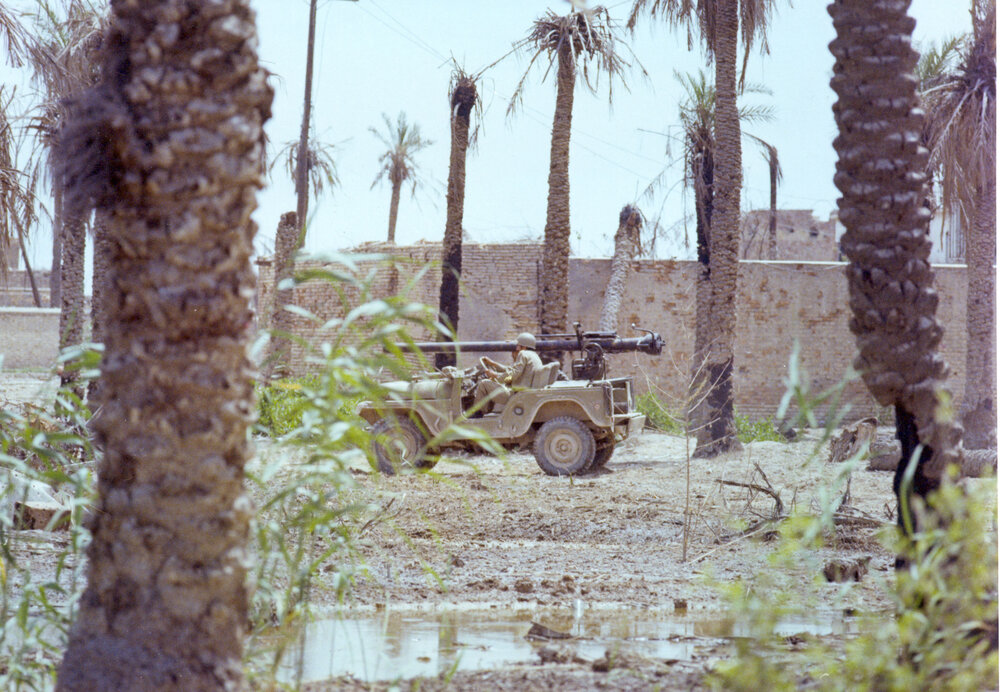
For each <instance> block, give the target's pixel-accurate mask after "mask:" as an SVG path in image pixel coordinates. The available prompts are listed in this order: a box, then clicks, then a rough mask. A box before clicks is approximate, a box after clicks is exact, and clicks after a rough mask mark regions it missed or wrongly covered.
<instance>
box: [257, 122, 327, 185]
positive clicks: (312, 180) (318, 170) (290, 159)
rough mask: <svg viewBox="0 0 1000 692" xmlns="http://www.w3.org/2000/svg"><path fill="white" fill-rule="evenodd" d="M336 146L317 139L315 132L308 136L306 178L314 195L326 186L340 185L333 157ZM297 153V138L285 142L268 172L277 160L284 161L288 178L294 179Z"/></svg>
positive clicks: (297, 159) (297, 161) (297, 158)
mask: <svg viewBox="0 0 1000 692" xmlns="http://www.w3.org/2000/svg"><path fill="white" fill-rule="evenodd" d="M337 146H338V145H336V144H329V143H327V142H321V141H319V140H317V139H316V137H315V134H313V135H312V136H310V137H309V141H308V143H307V145H306V179H307V180H308V181H309V184H310V186H311V187H312V191H313V196H314V197H318V196H319V195H320V193H321V192H323V190H325V189H326V187H327V186H329V187H330V188H331V189H332V188H335V187H339V186H340V177H339V176H338V175H337V162H336V160H335V159H334V152H335V151H336V149H337ZM298 154H299V142H298V140H292V141H289V142H285V144H284V146H283V147H281V149H280V150H279V151H278V153H277V154H275V156H274V159H273V160H272V161H271V165H270V167H269V168H268V173H270V172H272V171H273V170H274V167H275V166H276V165H277V164H278V162H279V161H284V164H285V172H286V173H288V176H289V178H291V179H292V180H295V171H296V170H297V167H298V163H299V156H298Z"/></svg>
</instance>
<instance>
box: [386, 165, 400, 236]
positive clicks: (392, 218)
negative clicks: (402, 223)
mask: <svg viewBox="0 0 1000 692" xmlns="http://www.w3.org/2000/svg"><path fill="white" fill-rule="evenodd" d="M402 187H403V183H402V181H397V180H394V181H392V196H391V197H390V198H389V238H388V240H387V242H389V243H395V242H396V217H397V216H398V215H399V191H400V188H402Z"/></svg>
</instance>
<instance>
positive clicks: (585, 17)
mask: <svg viewBox="0 0 1000 692" xmlns="http://www.w3.org/2000/svg"><path fill="white" fill-rule="evenodd" d="M565 45H568V46H569V48H570V52H571V54H572V61H573V64H574V65H576V64H580V65H581V67H582V70H583V83H584V84H585V85H586V87H587V88H588V89H589V90H590V91H591V93H596V92H597V87H598V79H599V78H600V75H601V73H605V74H607V76H608V103H611V101H612V98H613V86H614V80H615V78H616V77H617V78H618V79H619V80H620V81H621V83H622V85H623V86H624V87H625V88H626V90H627V89H628V84H627V83H626V82H625V79H624V74H625V70H626V69H627V68H629V67H631V66H632V64H631V63H630V62H628V61H626V60H625V59H624V58H623V56H622V53H621V52H620V46H624V47H625V49H626V50H627V51H628V54H629V55H630V56H631V57H632V59H634V60H635V62H636V64H637V65H639V69H640V70H641V72H642V75H643V76H647V73H646V70H645V68H643V67H642V65H641V64H640V63H639V61H638V59H636V58H635V54H634V53H632V50H631V48H629V47H628V45H627V44H626V43H624V42H623V41H622V40H621V38H620V37H619V28H618V26H617V23H616V22H614V21H613V20H612V19H611V16H610V14H608V10H607V9H606V8H604V7H602V6H600V5H599V6H597V7H594V8H592V9H588V10H579V11H577V10H576V9H575V8H574V10H573V11H571V12H570V13H569V14H566V15H558V14H556V13H555V12H553V11H552V10H549V11H548V12H546V14H545V15H544V16H542V17H539V18H538V19H536V20H535V21H534V23H533V24H532V25H531V30H530V31H529V32H528V35H527V36H525V37H524V38H522V39H521V40H520V41H518V42H517V43H515V44H514V50H515V51H520V50H531V51H532V53H531V59H530V60H529V62H528V67H527V68H526V69H525V71H524V73H523V74H522V75H521V78H520V79H519V80H518V82H517V86H516V87H515V88H514V95H513V96H512V97H511V99H510V103H509V104H508V106H507V115H512V114H513V113H514V112H515V111H516V110H517V107H518V106H519V105H520V104H521V101H522V99H523V96H524V84H525V81H526V80H527V77H528V74H529V73H530V72H531V68H532V66H533V65H534V64H535V62H537V61H538V60H539V58H540V57H542V56H545V57H547V58H548V65H547V67H546V69H545V74H544V75H543V77H542V79H543V81H544V79H545V78H546V77H547V76H548V74H549V72H551V71H552V66H553V65H555V64H556V59H557V56H558V54H559V50H560V49H561V48H562V47H563V46H565ZM592 61H594V62H596V70H593V72H595V74H594V75H593V78H592V75H591V72H592V69H591V67H590V65H591V62H592Z"/></svg>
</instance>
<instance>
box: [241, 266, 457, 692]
mask: <svg viewBox="0 0 1000 692" xmlns="http://www.w3.org/2000/svg"><path fill="white" fill-rule="evenodd" d="M356 259H357V258H356V256H355V257H353V258H348V257H335V258H332V261H331V262H330V263H329V264H328V265H327V268H324V269H318V270H315V271H310V272H309V273H307V274H302V275H300V276H299V277H297V280H299V281H304V280H311V281H325V282H329V283H330V284H331V285H332V286H333V288H334V289H335V291H336V292H337V293H338V294H339V295H340V296H341V300H342V303H343V304H342V310H343V312H342V314H343V315H344V317H343V318H334V319H331V320H327V321H324V320H321V319H320V318H319V317H317V316H315V315H312V314H310V313H308V312H307V311H305V310H303V309H300V308H295V311H296V312H297V313H298V314H299V315H300V316H302V317H305V318H306V319H308V320H310V321H311V322H313V323H314V324H315V325H316V328H317V330H318V331H319V333H320V334H322V338H323V343H322V344H321V345H320V346H318V347H316V348H315V349H313V350H312V351H311V352H310V354H309V359H308V364H309V366H310V368H313V369H315V374H314V375H310V376H309V377H306V378H300V379H296V380H284V381H279V382H278V383H277V384H275V385H271V386H270V387H268V388H266V389H265V391H264V396H265V397H267V400H266V401H265V402H262V404H261V406H260V409H261V421H260V424H261V426H264V427H268V426H269V427H270V429H272V430H273V431H274V432H275V433H276V434H278V435H280V437H278V438H276V439H274V440H271V441H267V440H261V445H262V447H263V448H264V449H262V451H264V452H265V453H263V454H262V455H261V460H260V462H259V463H258V464H257V465H256V466H254V467H248V471H247V473H248V478H249V480H250V482H251V487H252V489H253V492H254V495H255V498H256V500H257V504H258V507H259V509H258V511H257V514H256V516H255V518H254V520H253V522H252V531H253V551H254V553H255V557H256V559H255V566H254V582H255V584H256V588H255V591H254V594H253V597H252V601H251V612H250V617H251V625H252V628H251V633H250V634H251V636H250V641H249V645H248V647H247V672H248V675H249V676H250V677H251V679H252V680H253V681H254V682H255V684H258V685H259V686H260V687H262V688H267V689H270V688H272V687H274V686H276V685H278V684H279V683H281V680H282V678H283V677H286V676H287V675H288V673H287V671H288V670H289V668H291V669H292V670H295V671H298V670H301V666H297V665H296V662H295V661H294V660H292V661H289V658H290V657H291V656H293V655H294V654H296V653H300V652H301V647H298V648H297V644H298V643H299V642H300V641H301V637H302V636H303V633H304V629H303V628H304V625H305V624H306V623H307V622H308V620H309V619H310V618H311V616H312V614H313V609H314V607H315V606H314V603H315V601H316V600H317V595H318V594H319V593H320V592H321V591H322V592H323V593H322V595H323V596H324V599H325V601H326V602H327V603H329V602H330V601H331V600H333V601H337V602H340V601H343V600H345V599H346V598H347V597H348V595H349V591H350V587H351V584H352V582H353V580H354V578H355V576H356V575H357V574H358V573H359V572H361V571H362V570H363V569H364V566H363V557H362V556H361V555H360V554H359V552H358V551H357V548H356V545H355V539H356V537H357V535H358V533H359V532H360V531H361V530H362V527H363V526H365V525H368V524H371V523H373V522H376V521H380V520H381V519H382V517H383V515H382V514H381V510H382V508H381V507H379V506H378V505H377V504H375V503H374V502H372V501H371V495H370V494H368V493H365V492H362V489H361V488H359V485H358V482H357V480H356V474H357V472H358V471H359V470H366V469H374V468H375V460H374V458H373V453H372V451H371V450H372V445H371V435H370V432H369V426H368V424H367V423H366V422H365V421H364V420H363V419H362V418H361V417H360V416H359V415H358V414H357V403H358V402H359V401H360V400H362V399H381V398H386V397H389V396H393V395H392V394H391V392H390V391H389V389H388V388H386V387H385V385H384V384H383V383H384V382H385V381H386V380H391V379H397V380H404V379H409V377H410V374H411V372H412V370H413V363H412V359H413V356H412V355H410V353H409V352H408V351H407V350H406V349H404V348H400V346H399V344H407V343H413V339H412V337H411V336H410V335H409V334H410V332H411V331H414V332H415V331H418V330H419V331H421V332H424V333H426V332H430V333H434V332H435V331H436V330H438V329H439V328H440V327H439V325H438V324H437V323H436V316H437V315H436V311H435V310H434V309H432V308H429V307H427V306H424V305H421V304H419V303H415V302H411V301H409V300H408V299H407V297H406V296H407V294H408V293H409V292H410V290H411V289H412V287H413V285H414V284H415V282H416V281H418V280H419V278H420V275H419V274H418V276H417V277H415V278H414V279H413V280H412V281H411V283H410V284H409V286H407V287H404V288H403V290H401V291H400V292H399V294H398V295H397V296H393V297H389V298H384V299H383V298H379V297H376V296H375V295H374V294H373V292H372V282H373V280H374V279H375V276H376V275H375V274H374V273H370V274H363V273H361V272H360V271H359V270H358V269H357V266H356V265H355V264H354V262H355V261H356ZM424 271H426V268H425V270H424ZM418 360H419V361H420V362H419V364H420V365H422V366H423V367H427V366H428V364H427V363H426V361H423V360H422V359H418ZM397 396H398V395H397ZM265 416H267V418H265ZM285 428H287V430H286V429H285ZM446 434H447V433H446ZM435 441H437V440H435ZM321 570H322V572H323V573H324V577H323V579H322V580H320V579H317V575H318V574H319V573H320V571H321ZM282 671H285V672H282ZM295 675H297V673H295ZM285 681H286V682H288V681H287V679H286V680H285ZM291 684H293V685H295V686H297V685H298V680H293V681H291Z"/></svg>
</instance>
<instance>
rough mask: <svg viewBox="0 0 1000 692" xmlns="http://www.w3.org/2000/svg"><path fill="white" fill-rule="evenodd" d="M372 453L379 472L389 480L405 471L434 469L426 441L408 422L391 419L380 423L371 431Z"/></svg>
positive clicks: (414, 426)
mask: <svg viewBox="0 0 1000 692" xmlns="http://www.w3.org/2000/svg"><path fill="white" fill-rule="evenodd" d="M372 449H373V451H374V452H375V460H376V462H377V463H378V470H379V471H381V472H382V473H384V474H386V475H387V476H392V475H394V474H396V473H398V472H399V471H400V470H403V469H406V468H410V469H414V468H430V467H432V466H434V461H433V460H432V459H429V458H428V457H427V456H426V453H427V437H426V436H425V435H424V433H423V432H421V430H420V428H419V427H417V424H416V423H414V422H413V421H412V420H410V419H409V418H402V419H399V418H394V417H392V416H389V417H387V418H383V419H381V420H380V421H379V422H377V423H376V424H375V425H374V427H373V428H372Z"/></svg>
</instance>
